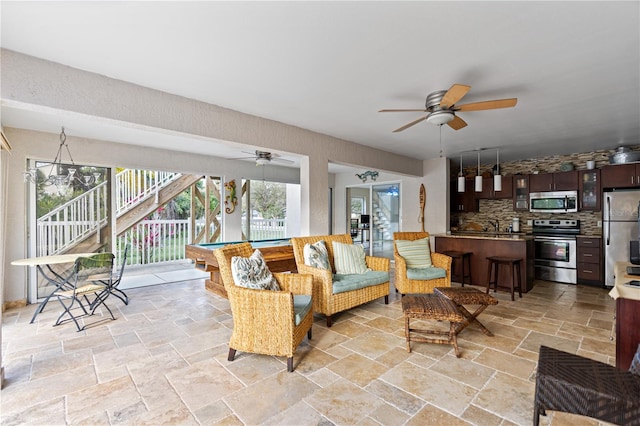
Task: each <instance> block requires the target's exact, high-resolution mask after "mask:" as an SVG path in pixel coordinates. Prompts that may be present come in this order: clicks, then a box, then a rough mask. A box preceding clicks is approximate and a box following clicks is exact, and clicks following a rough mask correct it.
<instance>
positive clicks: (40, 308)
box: [30, 265, 73, 324]
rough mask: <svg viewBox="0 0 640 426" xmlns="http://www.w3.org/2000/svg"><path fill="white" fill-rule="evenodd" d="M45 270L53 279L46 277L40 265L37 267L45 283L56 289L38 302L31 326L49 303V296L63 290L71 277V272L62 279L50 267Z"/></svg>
mask: <svg viewBox="0 0 640 426" xmlns="http://www.w3.org/2000/svg"><path fill="white" fill-rule="evenodd" d="M47 269H48V270H49V272H50V273H51V275H53V276H54V277H55V278H52V277H50V276H49V275H47V274H46V273H45V271H44V270H43V269H42V266H41V265H38V266H37V270H38V271H39V272H40V275H42V276H43V277H44V279H45V280H47V282H49V284H51V285H53V286H55V287H56V288H55V289H54V290H53V291H52V292H51V293H50V294H49V295H48V296H47V297H45V299H44V300H43V301H42V302H40V305H38V307H37V308H36V311H35V312H34V313H33V317H32V318H31V322H30V324H33V322H34V321H35V320H36V317H37V316H38V314H39V313H40V312H42V311H43V310H44V307H45V306H46V305H47V303H48V302H49V299H51V296H53V294H54V293H55V292H56V291H58V290H60V289H61V288H64V287H65V286H66V285H67V284H69V279H70V278H71V277H72V276H73V272H72V273H70V274H69V275H68V276H67V277H63V276H62V275H60V274H58V273H57V272H56V271H54V270H53V268H52V267H51V265H47Z"/></svg>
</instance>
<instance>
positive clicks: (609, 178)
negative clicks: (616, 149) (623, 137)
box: [600, 163, 640, 189]
mask: <svg viewBox="0 0 640 426" xmlns="http://www.w3.org/2000/svg"><path fill="white" fill-rule="evenodd" d="M600 177H601V178H602V179H601V180H602V186H601V187H602V188H603V189H604V188H635V187H638V186H640V164H635V163H634V164H615V165H608V166H604V167H603V168H602V169H600Z"/></svg>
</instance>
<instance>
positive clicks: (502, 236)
mask: <svg viewBox="0 0 640 426" xmlns="http://www.w3.org/2000/svg"><path fill="white" fill-rule="evenodd" d="M435 236H436V237H444V238H467V239H477V240H512V241H528V240H533V235H530V234H524V233H517V232H512V233H508V232H484V231H482V232H481V231H475V232H474V231H461V232H452V233H451V234H448V233H447V234H436V235H435Z"/></svg>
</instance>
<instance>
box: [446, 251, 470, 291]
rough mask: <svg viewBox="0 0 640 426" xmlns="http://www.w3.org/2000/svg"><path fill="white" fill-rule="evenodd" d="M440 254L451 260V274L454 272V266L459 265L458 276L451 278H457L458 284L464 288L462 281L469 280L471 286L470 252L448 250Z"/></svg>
mask: <svg viewBox="0 0 640 426" xmlns="http://www.w3.org/2000/svg"><path fill="white" fill-rule="evenodd" d="M441 253H442V254H444V255H446V256H449V257H450V258H451V272H452V274H453V272H455V270H456V265H460V275H457V276H456V275H455V274H453V276H452V278H453V277H457V278H458V279H459V280H460V284H462V287H464V279H465V278H468V279H469V284H471V255H472V254H473V253H471V252H470V251H458V250H449V251H442V252H441Z"/></svg>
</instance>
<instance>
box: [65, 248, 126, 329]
mask: <svg viewBox="0 0 640 426" xmlns="http://www.w3.org/2000/svg"><path fill="white" fill-rule="evenodd" d="M113 258H114V256H113V253H98V254H95V255H93V256H89V257H79V258H78V259H76V261H75V264H74V266H73V273H74V279H73V288H71V289H70V290H59V291H56V292H55V293H54V295H55V296H56V297H57V298H58V301H59V302H60V304H61V305H62V307H63V308H64V312H62V313H61V314H60V316H59V317H58V319H57V320H56V322H55V324H54V326H57V325H60V324H63V323H66V322H68V321H73V322H74V323H75V325H76V328H77V329H78V331H82V330H84V329H85V328H86V327H87V324H84V325H83V326H80V323H79V322H78V319H79V318H81V317H84V316H89V315H93V314H94V313H95V311H96V309H97V308H98V307H99V306H104V307H105V309H106V310H107V311H108V312H109V314H110V315H111V319H112V320H115V319H116V318H115V317H114V316H113V312H111V309H109V306H107V304H106V303H105V301H106V299H107V297H108V296H109V294H110V292H109V291H108V290H107V289H108V287H109V285H110V283H111V276H112V272H113ZM96 275H100V276H102V277H103V279H102V280H101V281H100V282H98V283H96V282H94V281H93V280H89V279H88V278H89V277H91V276H96ZM106 290H107V291H106ZM78 310H79V311H80V313H78ZM66 316H68V317H69V318H66V319H65V317H66Z"/></svg>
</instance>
